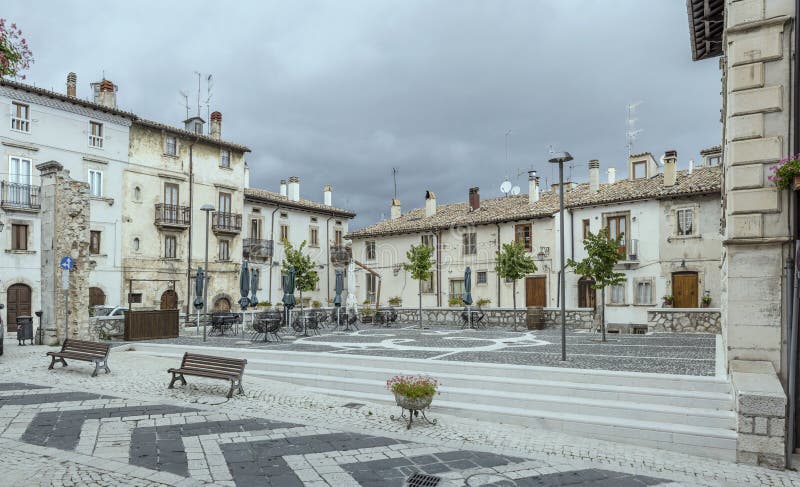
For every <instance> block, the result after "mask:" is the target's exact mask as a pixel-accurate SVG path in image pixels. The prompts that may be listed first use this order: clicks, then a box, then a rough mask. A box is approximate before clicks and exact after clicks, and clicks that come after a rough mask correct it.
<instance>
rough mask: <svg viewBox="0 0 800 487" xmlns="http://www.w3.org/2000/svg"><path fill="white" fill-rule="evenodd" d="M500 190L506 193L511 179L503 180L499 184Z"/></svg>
mask: <svg viewBox="0 0 800 487" xmlns="http://www.w3.org/2000/svg"><path fill="white" fill-rule="evenodd" d="M500 191H502V192H503V193H505V194H508V192H509V191H511V181H503V184H501V185H500Z"/></svg>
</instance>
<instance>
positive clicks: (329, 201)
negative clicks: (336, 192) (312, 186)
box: [322, 184, 333, 206]
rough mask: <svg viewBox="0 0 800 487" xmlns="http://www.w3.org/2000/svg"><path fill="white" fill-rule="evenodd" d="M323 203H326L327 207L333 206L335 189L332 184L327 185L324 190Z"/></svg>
mask: <svg viewBox="0 0 800 487" xmlns="http://www.w3.org/2000/svg"><path fill="white" fill-rule="evenodd" d="M322 201H324V202H325V206H332V205H333V188H332V187H331V185H330V184H326V185H325V186H324V187H323V188H322Z"/></svg>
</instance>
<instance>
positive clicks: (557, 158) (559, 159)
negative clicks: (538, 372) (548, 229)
mask: <svg viewBox="0 0 800 487" xmlns="http://www.w3.org/2000/svg"><path fill="white" fill-rule="evenodd" d="M571 160H572V156H571V155H570V153H569V152H557V153H555V154H553V157H552V158H551V159H550V161H549V162H551V163H553V164H558V220H559V225H560V233H559V239H558V240H559V242H558V243H559V245H560V246H561V257H560V259H561V279H560V280H559V283H558V285H559V293H560V294H559V296H560V299H559V301H560V304H561V360H562V361H566V360H567V304H566V302H565V301H566V297H567V296H566V294H567V293H566V289H567V288H566V280H567V279H566V277H567V276H566V274H565V272H566V269H567V262H566V260H565V259H564V257H565V256H564V163H565V162H569V161H571Z"/></svg>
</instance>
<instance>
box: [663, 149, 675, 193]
mask: <svg viewBox="0 0 800 487" xmlns="http://www.w3.org/2000/svg"><path fill="white" fill-rule="evenodd" d="M677 165H678V152H677V151H674V150H668V151H666V152H664V186H675V182H676V180H677V178H678V168H677Z"/></svg>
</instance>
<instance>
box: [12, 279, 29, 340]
mask: <svg viewBox="0 0 800 487" xmlns="http://www.w3.org/2000/svg"><path fill="white" fill-rule="evenodd" d="M17 316H32V313H31V288H30V287H29V286H26V285H25V284H13V285H11V286H10V287H9V288H8V291H6V317H7V318H8V319H7V321H8V323H6V331H17Z"/></svg>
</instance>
